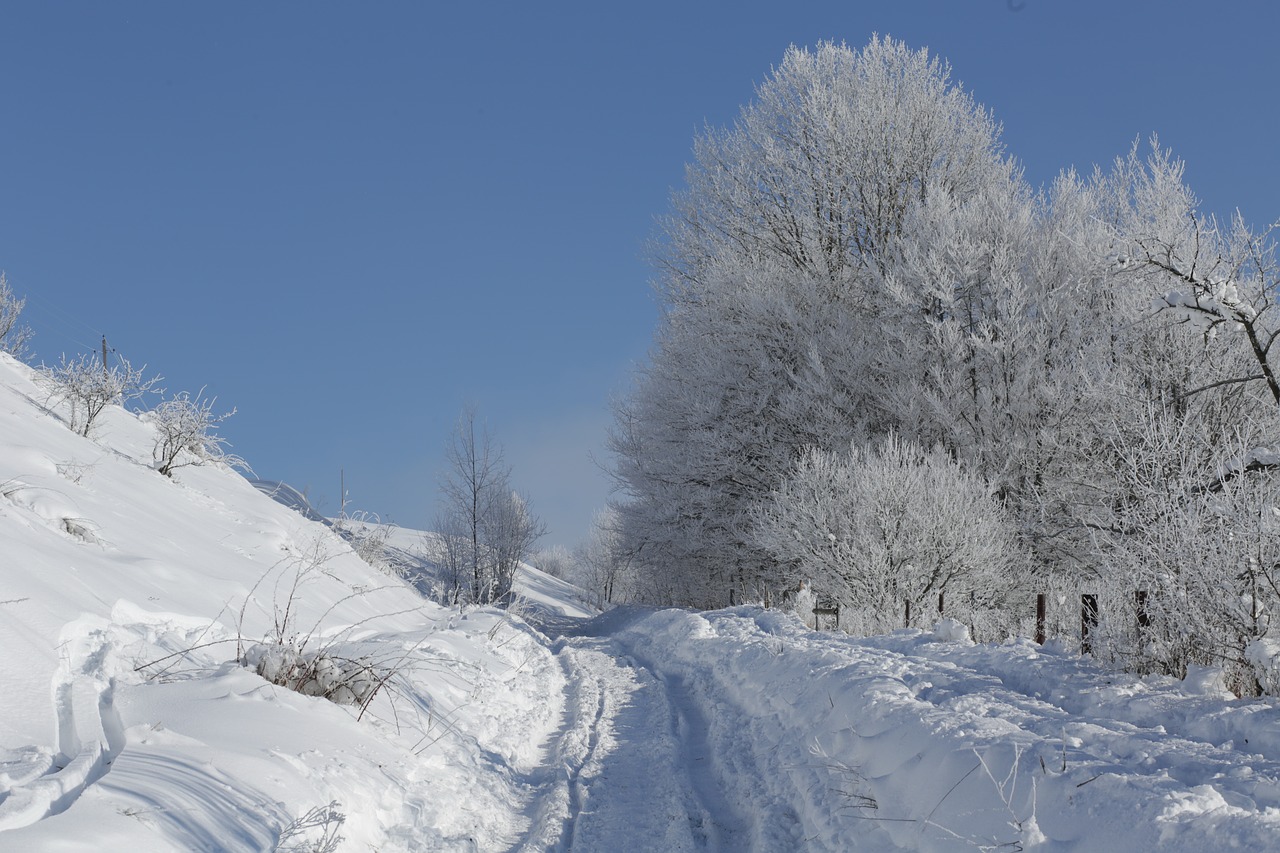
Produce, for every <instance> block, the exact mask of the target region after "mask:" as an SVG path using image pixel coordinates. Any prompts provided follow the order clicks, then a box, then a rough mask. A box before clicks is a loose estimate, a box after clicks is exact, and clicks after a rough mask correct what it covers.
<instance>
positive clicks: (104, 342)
mask: <svg viewBox="0 0 1280 853" xmlns="http://www.w3.org/2000/svg"><path fill="white" fill-rule="evenodd" d="M109 370H110V369H109V368H108V367H107V336H106V335H103V336H102V372H103V373H108V372H109Z"/></svg>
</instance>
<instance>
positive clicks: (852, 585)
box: [755, 435, 1019, 639]
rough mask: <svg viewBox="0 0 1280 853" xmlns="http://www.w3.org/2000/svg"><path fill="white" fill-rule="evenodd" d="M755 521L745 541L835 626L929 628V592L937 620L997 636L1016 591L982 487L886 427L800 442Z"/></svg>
mask: <svg viewBox="0 0 1280 853" xmlns="http://www.w3.org/2000/svg"><path fill="white" fill-rule="evenodd" d="M755 519H756V528H755V529H756V540H757V543H758V544H759V545H760V546H761V547H762V548H764V549H765V550H766V551H767V552H768V553H770V554H771V555H772V556H773V558H774V559H775V560H776V561H777V562H778V564H779V565H781V566H783V567H787V568H788V569H789V570H790V571H792V572H793V573H794V574H795V575H796V576H799V577H805V578H808V579H809V580H810V581H811V582H812V585H813V590H812V591H813V593H814V594H816V595H817V596H819V597H827V596H829V597H831V598H834V599H835V600H837V601H839V602H840V604H841V616H840V621H841V627H843V628H845V629H846V630H850V631H853V632H855V633H868V634H869V633H880V632H883V631H888V630H893V629H895V628H900V627H903V626H904V625H906V626H907V627H911V626H914V625H930V624H932V622H933V620H934V619H936V618H937V616H939V615H940V614H939V613H938V612H937V609H936V607H937V604H938V600H939V596H940V595H941V596H943V606H944V607H945V610H946V612H945V615H946V616H953V617H959V618H961V619H962V620H964V621H966V622H969V623H970V624H974V623H975V622H981V628H982V629H983V633H982V635H981V636H982V638H983V639H991V638H993V636H994V638H997V639H1003V637H1002V636H999V634H1000V633H1001V632H1002V626H1003V622H1007V621H1009V619H1010V618H1011V617H1010V616H1007V615H1006V614H1009V613H1010V607H1009V605H1010V602H1011V599H1013V598H1014V597H1015V596H1016V595H1017V594H1018V592H1019V588H1018V584H1017V583H1016V582H1015V580H1014V579H1015V578H1016V570H1017V568H1018V563H1019V561H1018V559H1017V555H1018V548H1017V545H1016V543H1015V541H1014V537H1013V530H1012V526H1011V525H1010V524H1009V522H1008V521H1007V520H1006V517H1005V513H1004V510H1003V508H1002V507H1001V505H1000V503H999V502H998V501H997V500H996V498H995V496H994V494H993V491H992V489H991V487H990V486H989V485H988V484H987V483H986V482H985V481H983V480H982V478H980V477H978V476H976V475H973V474H971V473H969V472H967V471H964V470H963V469H962V468H960V467H959V466H958V465H957V464H956V463H954V462H953V461H951V459H950V458H949V457H948V456H947V455H946V454H945V453H944V452H942V451H941V450H934V451H931V452H926V451H924V450H923V449H921V448H920V447H919V446H918V445H915V444H913V443H910V442H905V441H902V440H900V439H898V438H897V437H896V436H893V435H891V436H889V437H888V438H887V439H885V440H884V441H883V442H880V443H879V444H877V445H874V446H862V445H857V444H854V445H852V446H851V447H850V448H849V449H848V450H846V451H839V452H828V451H822V450H810V451H808V452H807V453H805V454H804V456H803V457H801V459H800V461H799V463H798V464H797V465H796V468H795V469H794V471H793V472H792V474H791V475H790V476H789V477H788V478H787V479H786V480H785V481H784V482H783V483H782V484H781V485H780V486H779V487H778V489H777V490H775V491H774V492H773V494H772V495H771V496H770V499H769V500H768V501H767V502H765V503H764V504H762V505H761V506H760V507H759V509H758V510H757V512H756V515H755ZM1012 618H1016V611H1014V616H1013V617H1012ZM1002 620H1003V621H1002Z"/></svg>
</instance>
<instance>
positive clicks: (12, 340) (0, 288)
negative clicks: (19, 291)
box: [0, 272, 32, 358]
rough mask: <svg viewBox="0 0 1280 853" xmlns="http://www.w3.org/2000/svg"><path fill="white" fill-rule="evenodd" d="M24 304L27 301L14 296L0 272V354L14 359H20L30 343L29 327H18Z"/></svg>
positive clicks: (30, 333)
mask: <svg viewBox="0 0 1280 853" xmlns="http://www.w3.org/2000/svg"><path fill="white" fill-rule="evenodd" d="M26 304H27V300H25V299H19V298H18V297H17V296H15V295H14V293H13V288H11V287H10V286H9V282H8V280H7V279H6V278H5V276H4V273H3V272H0V352H7V353H9V355H11V356H14V357H15V358H22V356H23V355H25V354H26V351H27V345H28V344H29V343H30V342H31V335H32V332H31V327H30V326H19V325H18V317H19V316H20V315H21V314H22V309H23V308H24V307H25V306H26Z"/></svg>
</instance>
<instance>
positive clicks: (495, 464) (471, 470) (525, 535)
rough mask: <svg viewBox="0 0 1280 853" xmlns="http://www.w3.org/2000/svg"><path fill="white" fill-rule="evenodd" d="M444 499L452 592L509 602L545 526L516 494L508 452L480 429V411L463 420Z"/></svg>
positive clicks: (451, 448) (443, 532) (449, 451)
mask: <svg viewBox="0 0 1280 853" xmlns="http://www.w3.org/2000/svg"><path fill="white" fill-rule="evenodd" d="M445 462H446V470H445V474H444V478H443V480H442V482H441V492H442V495H443V498H444V504H443V507H442V510H441V512H440V514H439V516H438V519H437V529H438V532H439V534H440V536H441V537H442V538H443V539H444V543H443V547H442V549H441V551H442V553H441V561H442V562H443V564H444V566H443V568H444V570H445V574H446V577H447V579H448V582H449V583H450V584H451V586H452V588H451V590H450V591H449V595H450V597H453V598H458V597H461V595H462V594H463V593H464V592H465V595H466V597H467V598H468V600H470V601H472V602H474V603H477V604H489V603H493V602H499V601H508V600H509V597H510V593H511V586H512V583H513V581H514V579H515V573H516V570H517V569H518V568H519V565H520V561H521V560H523V559H524V558H525V557H526V556H527V555H528V554H529V553H530V551H531V550H532V548H533V545H534V543H535V542H536V541H537V540H538V538H539V537H540V536H541V535H542V531H543V527H542V524H541V522H539V521H538V519H537V518H536V517H535V516H534V515H533V514H532V513H531V512H530V510H529V507H528V504H527V503H526V502H525V500H524V499H523V498H521V497H520V496H519V495H518V494H516V493H515V492H514V491H513V490H512V489H511V471H510V469H509V468H508V467H507V466H506V463H505V462H504V461H503V457H502V449H501V448H500V447H499V446H498V445H497V444H496V443H495V442H494V441H493V440H492V439H491V438H490V436H489V433H488V431H487V430H485V429H484V428H483V427H482V426H478V425H477V423H476V412H475V409H474V408H468V409H466V410H465V411H464V412H463V414H462V416H461V417H460V418H459V419H458V424H457V426H456V428H455V429H454V432H453V435H452V437H451V439H450V442H449V445H448V446H447V448H446V450H445Z"/></svg>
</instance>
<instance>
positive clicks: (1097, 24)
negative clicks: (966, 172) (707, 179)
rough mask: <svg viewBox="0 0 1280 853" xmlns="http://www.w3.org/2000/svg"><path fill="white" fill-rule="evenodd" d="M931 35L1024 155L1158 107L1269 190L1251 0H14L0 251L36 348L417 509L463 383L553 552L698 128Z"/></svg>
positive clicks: (306, 472)
mask: <svg viewBox="0 0 1280 853" xmlns="http://www.w3.org/2000/svg"><path fill="white" fill-rule="evenodd" d="M873 32H879V33H881V34H890V35H893V36H894V37H896V38H900V39H903V40H905V41H907V42H908V43H909V44H911V45H913V46H917V47H919V46H928V47H929V48H930V49H931V50H933V51H934V52H935V53H938V54H940V55H942V56H943V57H945V58H946V59H948V60H949V61H950V62H951V64H952V67H953V75H954V77H955V78H956V79H958V80H960V81H962V82H963V83H964V85H965V86H966V88H968V89H969V90H970V91H972V92H974V94H975V95H976V97H977V98H978V100H980V101H981V102H983V103H984V104H986V105H987V106H988V107H990V108H991V109H992V110H993V111H994V113H995V115H996V117H997V118H998V119H999V120H1000V121H1002V122H1003V124H1004V127H1005V134H1004V139H1005V143H1006V145H1007V147H1008V149H1009V151H1010V152H1011V153H1012V154H1014V155H1015V156H1016V157H1018V158H1019V159H1020V160H1021V161H1022V163H1023V165H1024V167H1025V169H1026V172H1027V175H1028V177H1029V178H1030V179H1031V180H1032V181H1033V182H1034V183H1036V184H1041V183H1044V182H1047V181H1049V180H1051V179H1052V178H1053V176H1054V175H1055V174H1056V173H1057V172H1058V171H1059V170H1060V169H1062V168H1065V167H1069V166H1073V165H1074V166H1076V167H1078V168H1081V169H1088V168H1091V166H1092V165H1093V164H1094V163H1104V164H1105V163H1107V162H1109V161H1110V160H1111V159H1112V158H1114V157H1115V156H1117V155H1120V154H1122V153H1124V152H1125V151H1127V149H1128V146H1129V145H1130V143H1131V142H1132V141H1133V140H1134V139H1135V138H1137V137H1139V136H1141V137H1146V136H1147V135H1149V134H1151V133H1153V132H1156V133H1159V135H1160V139H1161V141H1162V143H1164V144H1165V145H1168V146H1170V147H1171V148H1173V149H1174V151H1175V152H1176V153H1177V154H1178V155H1179V156H1181V157H1183V158H1184V159H1186V160H1187V163H1188V171H1187V174H1188V180H1189V182H1190V184H1191V185H1192V187H1193V188H1195V189H1196V191H1197V192H1198V193H1199V195H1200V196H1201V198H1202V199H1203V200H1204V203H1205V206H1206V208H1208V209H1210V210H1213V211H1217V212H1228V213H1229V212H1230V211H1232V210H1234V209H1235V208H1237V207H1239V208H1240V209H1241V210H1242V211H1243V212H1244V214H1245V216H1246V217H1247V218H1248V219H1249V220H1251V221H1252V222H1254V223H1265V222H1270V221H1273V220H1276V219H1280V168H1278V165H1280V164H1278V163H1277V150H1280V149H1277V138H1278V136H1280V134H1278V133H1277V130H1278V129H1280V128H1278V125H1280V119H1278V118H1277V113H1276V109H1275V106H1274V105H1275V101H1276V92H1275V90H1276V87H1277V84H1278V81H1280V51H1277V50H1276V45H1275V38H1276V34H1277V33H1278V32H1280V7H1276V6H1274V5H1273V4H1270V3H1264V2H1247V3H1246V2H1234V3H1224V4H1208V3H1203V2H1197V3H1190V2H1099V1H1098V0H1071V2H1066V0H1056V1H1055V2H1050V0H1014V2H1010V0H963V1H962V2H961V0H952V1H951V2H924V1H923V0H893V2H890V0H884V2H855V0H844V2H831V3H804V2H799V3H791V4H783V3H767V4H766V3H755V2H736V3H691V2H683V3H670V2H650V3H646V4H631V5H622V4H607V3H599V2H596V3H537V4H534V3H519V4H516V3H510V4H506V3H493V2H489V3H448V4H445V3H440V4H435V3H431V4H428V3H392V2H380V3H369V4H366V3H354V2H351V3H327V2H318V3H301V2H273V3H253V4H250V3H217V4H215V3H200V4H196V3H156V2H152V3H137V2H112V3H101V2H60V3H35V2H29V3H28V2H18V3H6V4H5V5H4V6H3V8H0V121H2V122H3V124H2V125H0V269H3V270H5V271H6V272H7V275H8V279H9V282H10V284H11V285H12V286H13V287H14V289H15V290H16V291H17V292H19V293H20V294H25V295H27V296H28V297H29V298H30V301H29V303H28V307H27V312H26V314H25V319H27V320H28V322H29V323H30V324H31V325H32V326H33V327H34V328H35V330H36V332H37V337H36V339H35V355H36V359H37V360H39V359H44V360H46V361H54V360H56V359H57V357H58V355H59V354H60V353H62V352H67V353H75V352H78V351H80V350H84V349H90V348H92V347H94V346H97V345H98V344H99V341H100V338H101V336H102V335H103V334H105V335H106V336H107V338H108V341H109V343H110V344H111V345H112V346H113V347H115V348H116V349H118V350H119V351H120V352H121V353H123V354H125V355H127V356H128V357H129V358H130V359H131V360H132V361H133V362H134V363H135V364H140V363H143V362H145V363H147V364H149V365H150V366H151V367H152V368H153V369H154V370H156V371H158V372H160V373H162V374H164V375H165V377H166V378H167V382H166V383H165V384H166V385H167V386H168V387H169V388H170V389H171V390H174V391H176V390H182V389H190V390H195V389H198V388H200V387H201V386H207V388H208V390H209V392H210V393H212V394H216V395H217V397H218V399H219V402H220V403H221V404H222V405H223V406H224V407H226V408H230V407H235V408H237V409H238V413H237V414H236V416H235V417H234V418H232V419H231V420H229V421H227V422H226V424H225V425H224V433H225V434H226V435H227V436H228V437H229V438H230V440H231V442H232V443H233V445H234V449H235V451H236V452H238V453H240V454H241V455H243V456H244V457H245V458H247V459H248V460H249V462H250V463H251V464H252V465H253V466H254V469H255V470H256V471H257V473H258V475H259V476H262V477H265V478H271V479H280V480H285V481H288V482H289V483H291V484H293V485H295V486H297V487H298V488H302V489H306V490H307V491H308V494H309V495H310V496H311V498H312V500H313V502H315V503H316V504H317V505H318V506H319V507H320V508H321V510H322V511H327V512H330V513H332V512H335V511H336V509H337V507H338V502H339V471H340V470H345V476H346V483H347V488H348V492H349V495H350V498H351V501H352V503H353V505H354V506H355V507H356V508H359V509H365V510H370V511H374V512H377V513H379V514H381V515H382V516H383V517H384V518H386V517H389V518H391V519H392V520H394V521H395V522H397V523H399V524H401V525H403V526H409V527H421V526H427V525H428V524H429V522H430V520H431V518H432V516H433V515H434V511H435V501H436V482H437V472H438V471H439V470H440V468H441V462H442V459H441V457H442V449H443V446H444V444H445V442H446V440H447V438H448V436H449V432H450V430H451V428H452V426H453V424H454V422H455V420H456V418H457V416H458V414H459V412H460V411H461V410H462V408H463V407H464V405H466V404H468V403H473V404H475V405H476V406H477V408H478V411H479V414H480V416H481V418H482V419H484V420H485V421H487V423H488V426H489V428H490V431H491V432H492V434H493V435H494V437H495V438H496V439H497V440H498V441H499V442H500V443H502V444H503V445H505V447H506V451H507V459H508V462H510V463H511V465H512V467H513V474H514V480H515V482H516V484H517V486H518V487H519V488H520V489H521V490H522V491H523V492H525V493H526V494H527V495H528V496H529V497H530V498H531V500H532V502H533V505H534V508H535V510H536V511H538V512H539V513H540V514H541V515H542V516H543V517H544V519H545V520H546V521H547V523H548V526H549V528H550V534H549V536H548V537H547V538H546V540H544V543H543V544H564V545H570V546H571V545H573V544H574V543H575V542H576V541H578V540H579V539H580V538H582V536H584V535H585V533H586V530H587V526H588V524H589V521H590V517H591V514H592V513H593V511H594V510H595V509H596V508H598V507H600V506H602V505H603V504H604V502H605V501H606V500H607V498H608V483H607V480H606V478H605V476H604V475H603V474H602V473H601V472H600V471H599V470H598V468H597V467H596V465H595V463H594V462H593V461H592V459H593V457H594V458H595V459H597V460H599V461H602V462H607V456H606V455H605V454H604V451H603V450H602V443H603V437H604V431H605V429H606V427H607V425H608V422H609V414H608V400H609V398H610V397H611V396H613V395H616V394H619V393H621V392H622V391H624V390H625V388H626V386H627V382H628V377H629V375H630V373H631V370H632V368H633V366H634V365H635V364H636V363H637V362H638V361H640V360H642V359H643V358H644V357H645V353H646V351H647V349H648V346H649V343H650V340H651V333H652V331H653V327H654V324H655V321H656V318H657V308H656V305H655V303H654V301H653V299H652V297H651V294H650V289H649V280H650V278H651V271H650V269H649V268H648V267H647V265H646V263H645V261H644V257H643V251H644V243H645V241H646V240H647V239H648V238H649V237H650V236H651V235H652V232H653V221H654V217H655V216H658V215H660V214H661V213H663V212H664V210H665V209H666V206H667V198H668V194H669V192H670V190H671V188H673V187H676V186H678V185H679V184H680V183H681V181H682V180H683V167H684V163H685V162H686V161H687V160H688V158H689V152H690V150H691V143H692V140H693V137H694V135H695V133H696V132H697V131H698V130H699V129H700V128H701V127H702V126H703V123H704V122H710V123H712V124H724V123H727V122H730V121H731V120H732V119H733V117H734V115H735V114H736V113H737V110H738V108H739V107H740V106H741V105H742V104H744V103H745V102H746V101H748V100H749V99H750V97H751V94H752V90H753V86H754V85H755V84H756V83H758V82H759V81H760V80H761V79H762V78H763V77H764V76H765V75H766V74H767V73H768V71H769V69H770V68H771V67H772V66H773V65H774V64H775V63H777V62H778V61H779V60H780V59H781V57H782V54H783V51H784V50H785V49H786V47H787V46H788V45H789V44H792V43H794V44H798V45H812V44H814V43H816V42H817V41H819V40H822V39H833V40H836V41H845V42H848V43H849V44H850V45H852V46H855V47H860V46H861V45H862V44H864V43H865V42H866V41H867V40H868V39H869V37H870V36H871V34H872V33H873Z"/></svg>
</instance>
